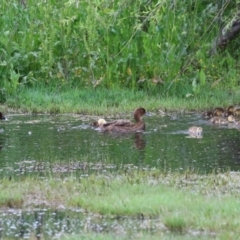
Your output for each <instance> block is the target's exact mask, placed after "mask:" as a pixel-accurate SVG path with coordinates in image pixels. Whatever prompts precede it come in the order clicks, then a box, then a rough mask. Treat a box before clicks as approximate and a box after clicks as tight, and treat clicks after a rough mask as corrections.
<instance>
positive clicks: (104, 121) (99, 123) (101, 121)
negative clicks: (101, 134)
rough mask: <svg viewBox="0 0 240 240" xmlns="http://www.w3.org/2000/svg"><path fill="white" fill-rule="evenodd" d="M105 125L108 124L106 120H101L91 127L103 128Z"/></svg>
mask: <svg viewBox="0 0 240 240" xmlns="http://www.w3.org/2000/svg"><path fill="white" fill-rule="evenodd" d="M105 123H107V122H106V120H105V119H103V118H99V119H98V120H97V121H95V122H93V123H91V126H93V127H100V126H102V125H103V124H105Z"/></svg>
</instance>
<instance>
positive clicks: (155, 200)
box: [0, 170, 240, 239]
mask: <svg viewBox="0 0 240 240" xmlns="http://www.w3.org/2000/svg"><path fill="white" fill-rule="evenodd" d="M239 180H240V175H239V174H238V173H231V172H229V173H225V174H210V175H204V176H199V175H196V174H193V173H185V174H173V173H172V174H163V173H161V172H159V171H157V170H154V171H149V172H142V171H138V172H136V171H131V172H129V173H126V174H125V175H98V176H97V175H91V176H89V177H85V178H79V177H77V176H74V174H73V175H72V176H70V177H67V178H63V179H61V178H59V177H58V178H55V177H54V176H52V177H50V178H46V179H41V178H40V179H39V178H37V177H35V178H34V177H22V178H20V179H12V180H11V181H9V180H8V179H3V180H2V181H1V184H0V207H2V208H3V207H12V208H19V207H23V208H24V207H29V206H42V207H43V206H45V205H47V206H50V208H52V209H55V208H58V206H65V207H66V208H70V207H79V208H83V209H86V210H87V211H90V212H93V213H100V214H102V215H104V216H112V215H114V216H119V215H123V216H128V217H134V216H143V217H144V218H148V217H150V218H152V217H153V218H156V217H159V218H160V221H161V222H162V224H164V225H165V227H166V228H167V229H169V230H170V231H171V232H178V233H179V232H182V233H187V232H188V231H189V230H191V231H203V230H204V231H206V232H208V233H210V232H213V233H214V234H216V235H217V236H223V235H226V234H230V233H234V234H240V232H239V230H238V226H239V224H240V217H239V211H240V200H239V199H240V198H239V197H240V193H239V191H237V189H238V188H239V187H238V185H239ZM13 193H14V194H13ZM10 203H11V204H10ZM110 239H111V238H110ZM149 239H151V238H149ZM153 239H154V238H153ZM180 239H181V238H180Z"/></svg>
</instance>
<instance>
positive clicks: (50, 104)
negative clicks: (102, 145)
mask: <svg viewBox="0 0 240 240" xmlns="http://www.w3.org/2000/svg"><path fill="white" fill-rule="evenodd" d="M238 103H240V94H239V91H238V90H236V91H235V92H231V94H230V93H228V92H226V91H222V90H218V91H208V92H202V93H201V94H200V95H198V96H197V97H193V96H191V97H182V98H181V97H167V96H164V97H163V96H161V95H159V94H156V93H155V94H152V93H146V92H143V91H130V90H107V89H99V90H97V89H83V90H79V89H70V88H69V89H65V90H63V89H54V90H50V89H45V88H22V89H21V90H19V92H18V94H14V95H11V96H8V98H7V100H6V103H5V106H6V108H8V109H5V112H6V111H8V110H9V109H10V108H12V109H13V110H14V111H16V110H20V111H23V112H34V113H40V112H43V113H81V114H94V115H98V114H117V113H119V112H121V113H124V112H128V111H132V110H133V109H135V108H136V107H139V106H142V107H145V108H146V109H147V110H148V111H156V110H164V111H168V110H170V111H185V110H186V111H189V110H195V111H202V110H205V109H210V108H214V107H216V106H222V107H227V106H229V105H232V104H238ZM2 108H3V107H2ZM2 108H1V109H2ZM2 111H4V109H2Z"/></svg>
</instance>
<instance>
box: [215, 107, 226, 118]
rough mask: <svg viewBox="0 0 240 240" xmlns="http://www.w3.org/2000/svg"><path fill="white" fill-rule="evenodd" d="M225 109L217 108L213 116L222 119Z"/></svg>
mask: <svg viewBox="0 0 240 240" xmlns="http://www.w3.org/2000/svg"><path fill="white" fill-rule="evenodd" d="M224 112H225V111H224V109H223V108H221V107H217V108H215V109H214V110H213V116H217V117H221V116H223V114H224Z"/></svg>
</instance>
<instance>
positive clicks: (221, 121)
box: [209, 117, 228, 124]
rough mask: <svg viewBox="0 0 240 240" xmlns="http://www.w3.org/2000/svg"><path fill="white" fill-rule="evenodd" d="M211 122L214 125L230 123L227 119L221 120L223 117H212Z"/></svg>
mask: <svg viewBox="0 0 240 240" xmlns="http://www.w3.org/2000/svg"><path fill="white" fill-rule="evenodd" d="M209 121H210V122H211V123H213V124H227V123H228V120H227V119H225V118H221V117H212V118H211V119H210V120H209Z"/></svg>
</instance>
